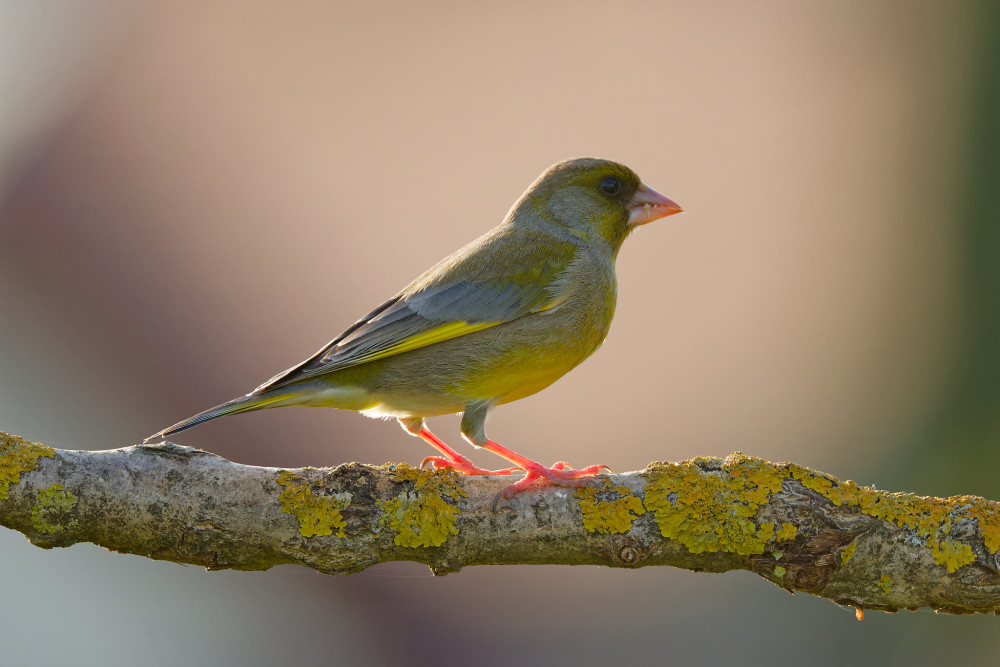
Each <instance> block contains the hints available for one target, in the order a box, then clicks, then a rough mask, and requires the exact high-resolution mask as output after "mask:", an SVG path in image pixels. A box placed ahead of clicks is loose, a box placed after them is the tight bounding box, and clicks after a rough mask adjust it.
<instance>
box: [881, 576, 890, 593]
mask: <svg viewBox="0 0 1000 667" xmlns="http://www.w3.org/2000/svg"><path fill="white" fill-rule="evenodd" d="M878 587H879V588H881V589H882V590H883V591H884V592H885V594H886V595H888V594H889V593H891V592H892V577H890V576H889V575H888V574H883V575H882V577H881V578H880V579H879V580H878Z"/></svg>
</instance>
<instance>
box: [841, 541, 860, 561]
mask: <svg viewBox="0 0 1000 667" xmlns="http://www.w3.org/2000/svg"><path fill="white" fill-rule="evenodd" d="M857 548H858V541H857V540H854V541H853V542H851V543H850V544H848V545H847V546H846V547H844V549H843V551H841V552H840V564H841V565H847V562H848V561H849V560H851V557H852V556H854V550H855V549H857Z"/></svg>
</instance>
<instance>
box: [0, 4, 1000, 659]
mask: <svg viewBox="0 0 1000 667" xmlns="http://www.w3.org/2000/svg"><path fill="white" fill-rule="evenodd" d="M997 118H1000V4H997V3H995V2H992V1H991V0H981V1H979V2H976V1H967V2H966V1H959V2H945V1H939V2H922V1H916V0H914V1H912V2H909V1H908V2H897V1H874V2H873V1H860V0H858V1H844V2H837V3H818V2H814V3H801V2H795V1H793V0H788V1H784V2H779V1H766V2H756V3H745V2H739V1H737V0H732V1H729V2H725V1H721V0H720V1H712V2H702V3H688V2H679V1H678V2H664V1H659V2H635V1H629V0H623V1H622V2H618V3H607V2H591V1H589V0H582V1H581V0H572V1H569V0H558V1H556V2H541V3H538V2H532V3H529V2H521V1H520V0H513V1H511V2H504V3H492V4H490V5H485V4H479V3H462V2H431V3H403V2H398V1H397V2H380V1H377V0H376V1H373V2H368V3H353V2H352V3H348V2H293V3H271V2H264V1H260V0H251V1H247V2H240V3H236V2H215V1H208V2H205V1H202V2H180V1H173V2H164V1H160V2H148V3H128V2H119V1H117V0H90V1H89V2H87V3H78V2H71V1H69V0H65V1H62V2H59V1H55V0H52V1H45V2H37V1H29V0H23V1H22V0H2V1H0V323H2V326H0V429H2V430H5V431H8V432H11V433H16V434H19V435H21V436H23V437H25V438H28V439H31V440H35V441H40V442H44V443H47V444H49V445H53V446H57V447H64V448H73V449H78V448H82V449H107V448H115V447H121V446H126V445H131V444H134V443H136V442H139V441H140V440H141V439H142V438H143V437H145V436H147V435H149V434H150V433H152V432H154V431H157V430H159V429H160V428H163V427H164V426H166V425H168V424H172V423H174V422H175V421H178V420H179V419H181V418H183V417H186V416H189V415H190V414H192V413H195V412H198V411H200V410H202V409H204V408H206V407H209V406H212V405H215V404H217V403H220V402H222V401H224V400H227V399H229V398H233V397H235V396H238V395H241V394H244V393H246V392H247V391H249V390H250V389H252V388H253V387H255V386H256V385H257V384H258V383H259V382H261V381H263V380H265V379H267V378H268V377H270V376H271V375H272V374H274V373H276V372H278V371H280V370H282V369H284V368H286V367H288V366H290V365H292V364H294V363H297V362H298V361H300V360H301V359H303V358H305V357H306V356H308V355H309V354H311V353H312V352H314V351H315V350H316V349H317V348H319V347H320V346H321V345H323V344H325V343H326V342H327V341H328V340H329V339H330V338H332V337H333V336H334V335H335V334H337V333H338V332H339V331H340V330H342V329H343V328H345V327H346V326H347V325H349V324H350V323H351V322H353V321H354V320H355V319H356V318H357V317H359V316H361V315H363V314H364V313H366V312H368V310H370V309H371V308H372V307H373V306H374V305H376V304H378V303H380V302H381V301H382V300H384V299H385V298H387V297H388V296H390V295H391V294H393V293H394V292H395V291H396V290H398V289H399V288H401V287H402V286H403V285H405V284H406V283H407V282H409V281H410V280H411V279H412V278H413V277H415V276H416V275H417V274H418V273H420V272H421V271H423V270H424V269H425V268H427V267H428V266H430V265H431V264H432V263H434V262H435V261H437V260H438V259H440V258H441V257H443V256H445V255H447V254H448V253H450V252H451V251H453V250H454V249H456V248H458V247H459V246H461V245H462V244H464V243H466V242H467V241H469V240H471V239H473V238H475V237H476V236H478V235H479V234H481V233H483V232H485V231H486V230H488V229H489V228H491V227H492V226H494V225H495V224H496V223H497V222H499V220H500V219H501V218H502V216H503V215H504V213H505V212H506V210H507V208H508V207H509V206H510V205H511V204H512V203H513V201H514V200H515V198H516V197H517V196H518V195H519V194H520V193H521V192H522V191H523V189H524V188H525V187H526V186H527V185H528V184H529V183H530V182H531V181H532V180H533V179H534V178H535V177H536V176H537V175H538V173H540V172H541V171H542V170H543V169H544V168H545V167H547V166H548V165H549V164H551V163H553V162H556V161H558V160H561V159H564V158H568V157H577V156H581V155H594V156H599V157H606V158H611V159H616V160H620V161H622V162H624V163H626V164H628V165H630V166H631V167H633V168H634V169H635V170H636V171H637V172H638V173H639V174H640V176H641V177H642V178H643V180H644V181H645V182H646V183H648V184H649V185H651V186H652V187H654V188H656V189H658V190H660V191H661V192H664V193H665V194H667V195H669V196H670V197H672V198H673V199H675V200H676V201H678V202H679V203H680V204H681V205H683V206H684V208H685V209H686V210H687V211H688V212H687V213H686V214H685V215H683V216H676V217H671V218H668V219H665V220H663V221H661V222H657V223H655V224H652V225H649V226H648V227H645V228H643V229H642V230H641V232H639V233H638V234H636V235H635V236H633V237H631V238H630V239H629V241H628V242H627V243H626V245H625V247H624V248H623V250H622V252H621V254H620V256H619V260H618V267H619V281H620V284H619V302H618V310H617V316H616V319H615V322H614V325H613V326H612V330H611V334H610V336H609V337H608V340H607V342H606V343H605V345H604V347H603V348H602V349H601V351H600V352H599V353H598V354H596V355H595V356H594V357H592V358H591V359H590V360H588V361H587V362H586V363H585V364H583V365H582V366H581V367H580V368H579V369H577V370H575V371H574V372H572V373H571V374H570V375H569V376H567V377H566V378H565V379H563V380H562V381H561V382H559V383H557V384H556V385H554V386H552V387H551V388H549V389H548V390H546V391H545V392H543V393H541V394H539V395H536V396H534V397H532V398H529V399H527V400H524V401H520V402H518V403H515V404H511V405H507V406H504V407H502V408H500V409H499V410H498V411H497V412H496V414H495V415H494V418H493V420H492V422H491V424H490V435H491V436H492V437H493V438H494V439H496V440H498V441H499V442H501V443H505V444H507V445H508V446H512V447H514V448H515V449H517V450H518V451H520V452H522V453H524V454H526V455H528V456H531V457H533V458H537V459H540V460H542V461H553V460H556V459H559V458H568V459H569V460H571V461H572V462H573V463H575V464H577V465H588V464H592V463H606V464H608V465H610V466H612V467H613V468H614V469H616V470H619V471H625V470H631V469H637V468H641V467H643V466H645V465H646V464H647V463H648V462H649V461H651V460H676V459H683V458H688V457H691V456H696V455H717V456H724V455H726V454H728V453H729V452H732V451H736V450H740V451H743V452H746V453H748V454H753V455H756V456H761V457H765V458H768V459H770V460H776V461H777V460H792V461H795V462H797V463H800V464H803V465H808V466H812V467H814V468H818V469H821V470H824V471H826V472H829V473H832V474H835V475H837V476H839V477H841V478H850V479H854V480H856V481H858V482H860V483H864V484H874V485H876V486H878V487H880V488H886V489H890V490H899V491H903V490H905V491H913V492H917V493H921V494H934V495H952V494H958V493H972V494H979V495H984V496H987V497H992V498H994V499H997V498H1000V478H998V476H997V474H996V470H997V469H998V465H1000V345H998V344H997V341H998V340H1000V262H997V258H998V256H1000V224H998V223H1000V197H998V196H997V193H998V192H1000V124H998V123H997ZM431 426H432V428H434V429H435V431H436V432H437V433H438V434H439V435H441V436H442V437H444V438H445V439H446V440H451V441H453V442H454V443H457V444H458V446H459V448H462V447H464V446H465V445H464V443H461V442H460V439H459V437H458V420H457V418H454V417H442V418H439V419H436V420H432V422H431ZM174 439H175V440H176V441H177V442H179V443H181V444H185V445H191V446H196V447H202V448H205V449H208V450H211V451H213V452H217V453H219V454H221V455H223V456H226V457H228V458H230V459H233V460H235V461H239V462H241V463H248V464H259V465H269V466H285V467H293V466H302V465H313V466H332V465H336V464H339V463H341V462H344V461H351V460H357V461H365V462H372V463H381V462H384V461H388V460H393V461H400V460H403V461H408V462H410V463H414V464H415V463H417V462H419V461H420V460H421V459H422V458H423V457H424V456H426V455H427V454H429V453H431V451H430V450H429V448H427V447H426V446H425V445H423V444H422V443H420V442H419V441H418V440H415V439H413V438H411V437H408V436H406V435H405V434H404V433H403V431H402V430H400V429H399V427H398V426H397V425H396V424H395V423H393V422H378V421H372V420H368V419H365V418H363V417H361V416H358V415H356V414H353V413H348V412H339V411H335V410H309V409H304V408H297V409H289V410H271V411H263V412H259V413H252V414H248V415H243V416H238V417H232V418H228V419H224V420H219V421H216V422H212V423H210V424H207V425H205V426H202V427H200V428H198V429H196V430H194V431H190V432H188V433H184V434H183V435H181V436H177V437H176V438H174ZM462 451H467V449H463V450H462ZM474 458H475V460H476V461H477V462H478V463H480V464H482V465H485V466H495V465H497V464H498V463H499V461H498V460H493V459H491V457H490V455H488V454H486V453H477V454H474ZM0 564H2V567H3V570H4V572H5V573H6V574H5V577H4V578H5V591H4V597H5V600H6V604H5V605H4V609H5V610H4V611H2V612H0V639H2V643H3V646H4V656H5V658H4V660H5V662H9V664H22V665H29V664H52V663H55V662H56V661H61V660H65V661H72V662H73V663H74V664H98V663H99V664H103V665H133V664H144V665H173V664H178V663H188V664H243V665H270V664H275V663H276V662H278V661H281V662H287V661H288V660H289V659H290V658H291V657H292V656H294V659H295V660H296V661H303V660H310V661H313V660H328V661H337V662H343V663H345V664H359V665H364V664H385V663H389V662H400V663H401V662H403V661H406V662H407V663H408V664H415V665H430V664H434V665H444V664H468V663H469V662H470V661H474V662H475V663H477V664H481V665H509V664H513V663H514V662H529V663H543V662H545V663H553V664H560V663H563V664H565V663H569V662H573V663H574V664H578V665H590V664H605V663H608V662H610V661H614V662H617V663H623V664H629V663H632V662H638V661H639V660H652V659H667V660H670V661H683V662H685V663H688V664H716V663H721V662H723V661H728V662H731V661H738V662H740V663H741V664H746V665H758V664H767V665H772V664H776V663H777V664H782V663H784V662H785V661H786V658H787V659H791V656H796V655H802V654H805V653H806V652H808V655H809V656H810V658H809V661H810V663H811V664H815V665H842V664H845V663H846V662H848V661H864V662H865V663H880V664H901V663H906V664H927V663H930V662H936V661H939V660H944V659H947V660H948V662H949V663H951V664H969V663H971V662H972V661H973V660H990V661H992V660H994V659H995V655H996V651H997V649H998V648H1000V639H998V635H997V632H996V626H995V625H994V624H995V623H996V621H995V620H993V619H990V618H986V617H969V618H956V617H948V616H937V615H934V614H932V613H930V612H919V613H916V614H914V613H909V612H904V613H902V614H896V615H890V614H882V613H878V612H871V613H869V614H868V616H866V618H865V620H864V622H863V623H858V622H857V621H856V620H855V619H854V612H853V610H844V609H841V608H838V607H837V606H835V605H834V604H832V603H830V602H828V601H825V600H820V599H817V598H813V597H810V596H808V595H797V596H795V597H794V598H793V597H792V596H790V595H788V594H787V593H785V592H783V591H781V590H780V589H778V588H776V587H773V586H771V585H770V584H768V583H766V582H764V581H762V580H760V579H758V578H757V577H755V576H753V575H749V574H746V573H729V574H725V575H706V574H694V573H691V572H687V571H682V570H670V569H667V568H646V569H643V570H638V571H615V570H611V569H607V568H594V567H577V568H571V567H475V568H468V569H466V570H464V571H462V572H459V573H456V574H451V575H448V576H447V577H443V578H435V577H432V576H431V575H430V573H429V572H428V571H427V569H426V568H424V567H423V566H419V565H415V564H412V563H393V564H387V565H382V566H379V567H376V568H372V569H371V570H369V571H367V572H365V573H362V574H359V575H354V576H350V577H337V578H334V577H328V576H323V575H318V574H315V573H313V572H310V571H307V570H304V569H300V568H292V567H282V568H276V569H275V570H272V571H269V572H265V573H234V572H219V573H206V572H204V571H202V570H200V569H198V568H195V567H183V566H180V565H176V564H171V563H163V562H154V561H149V560H146V559H143V558H140V557H136V556H122V555H118V554H113V553H109V552H105V551H104V550H102V549H99V548H96V547H93V546H91V545H76V546H74V547H71V548H68V549H61V550H54V551H42V550H39V549H37V548H35V547H32V546H31V545H30V544H28V543H27V542H26V541H25V540H24V538H23V537H22V536H21V535H19V534H17V533H14V532H12V531H8V530H2V531H0ZM56 638H58V641H57V640H56Z"/></svg>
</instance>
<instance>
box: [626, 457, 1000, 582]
mask: <svg viewBox="0 0 1000 667" xmlns="http://www.w3.org/2000/svg"><path fill="white" fill-rule="evenodd" d="M699 464H700V465H699ZM705 468H708V469H709V470H708V471H706V470H705ZM648 476H649V487H648V488H647V490H646V499H645V505H646V507H647V508H648V509H649V510H650V511H652V512H653V513H654V515H655V516H656V520H657V523H658V525H659V527H660V532H661V534H662V535H663V536H664V537H668V538H671V539H676V540H678V541H680V542H681V543H682V544H684V545H685V546H686V547H687V548H688V549H689V550H690V551H692V552H693V553H700V552H702V551H730V552H734V553H738V554H741V555H754V554H761V553H764V551H765V543H766V542H768V541H769V540H771V539H773V540H774V541H775V542H780V541H785V540H790V539H793V538H794V537H795V536H796V534H797V531H796V529H795V526H794V525H792V524H787V523H782V524H781V525H780V526H775V524H774V523H770V522H762V523H757V512H758V510H759V509H760V508H761V507H762V506H763V505H764V504H766V503H767V500H768V496H769V495H770V494H771V493H774V492H777V491H779V490H780V489H781V482H782V480H783V479H785V478H788V477H791V478H793V479H795V480H798V481H799V483H801V484H802V485H803V486H805V487H806V488H808V489H811V490H813V491H815V492H816V493H818V494H820V495H822V496H824V497H825V498H827V499H829V500H830V501H831V502H833V503H834V504H835V505H837V506H841V505H846V506H853V507H858V508H859V509H860V510H861V511H862V512H863V513H864V514H866V515H868V516H871V517H874V518H876V519H880V520H883V521H889V522H892V523H894V524H896V525H897V526H899V527H901V528H905V529H907V530H909V531H911V532H912V533H913V535H914V536H915V537H917V538H918V539H919V540H920V543H921V544H924V545H926V547H927V549H928V551H929V552H930V554H931V556H932V557H933V558H934V562H935V563H937V564H938V565H941V566H943V567H946V568H948V571H949V572H954V571H955V570H957V569H958V568H959V567H962V566H963V565H967V564H969V563H971V562H973V561H974V560H975V558H976V554H975V550H974V549H973V547H972V546H970V545H969V544H966V543H964V542H960V541H957V540H955V539H952V537H951V535H952V530H953V529H955V528H956V526H958V525H959V524H960V523H965V524H966V525H968V523H970V522H974V523H975V525H976V526H977V527H978V530H979V535H980V536H981V537H982V539H983V545H984V546H985V547H986V550H987V551H988V552H989V553H991V554H993V553H996V552H997V551H998V550H1000V503H996V502H992V501H988V500H984V499H982V498H976V497H972V496H955V497H952V498H924V497H921V496H915V495H913V494H909V493H887V492H885V491H878V490H876V489H871V488H866V487H862V486H859V485H858V484H857V483H855V482H852V481H850V480H848V481H845V482H841V481H840V480H838V479H837V478H835V477H833V476H831V475H825V474H823V473H820V472H816V471H813V470H810V469H808V468H804V467H802V466H799V465H795V464H791V463H785V464H778V465H775V464H771V463H768V462H766V461H762V460H760V459H755V458H751V457H747V456H743V455H742V454H738V453H737V454H733V455H731V456H729V457H728V458H726V459H725V460H719V459H711V458H700V459H692V460H690V461H686V462H681V463H658V464H654V465H652V466H650V468H649V471H648ZM856 547H857V545H856V544H855V543H851V545H850V546H848V547H847V548H845V549H843V550H842V551H841V552H840V562H841V565H844V564H846V563H847V562H848V561H850V560H851V558H852V556H853V555H854V550H855V549H856Z"/></svg>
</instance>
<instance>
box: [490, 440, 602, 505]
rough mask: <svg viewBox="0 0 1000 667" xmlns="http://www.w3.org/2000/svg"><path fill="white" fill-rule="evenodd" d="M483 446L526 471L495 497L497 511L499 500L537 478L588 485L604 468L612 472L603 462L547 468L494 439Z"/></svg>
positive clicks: (570, 484)
mask: <svg viewBox="0 0 1000 667" xmlns="http://www.w3.org/2000/svg"><path fill="white" fill-rule="evenodd" d="M481 447H482V448H483V449H485V450H487V451H490V452H493V453H494V454H496V455H497V456H502V457H503V458H505V459H507V460H508V461H510V462H511V463H516V464H517V466H518V467H519V468H521V469H523V470H524V471H525V473H526V474H525V476H524V478H523V479H520V480H518V481H517V482H515V483H513V484H511V485H510V486H508V487H506V488H505V489H504V490H503V491H501V492H500V493H498V494H497V496H496V498H494V499H493V510H494V511H496V506H497V502H498V501H499V500H500V499H501V498H511V497H513V495H514V494H515V493H517V492H518V491H521V490H522V489H525V488H527V487H528V486H530V485H531V484H532V483H534V482H535V481H536V480H539V479H544V480H547V481H548V482H549V483H551V484H554V485H556V486H586V485H587V482H588V481H589V478H591V477H593V476H595V475H599V474H601V471H602V470H607V471H608V472H611V468H609V467H608V466H606V465H603V464H600V465H595V466H588V467H586V468H581V469H580V470H573V468H572V467H571V466H570V465H569V464H568V463H566V462H565V461H559V462H557V463H555V464H554V465H553V466H552V467H551V468H546V467H545V466H543V465H542V464H541V463H538V462H537V461H532V460H531V459H529V458H527V457H525V456H521V455H520V454H518V453H517V452H515V451H512V450H510V449H507V448H506V447H504V446H503V445H500V444H498V443H495V442H493V441H492V440H487V441H486V442H485V443H483V444H482V445H481Z"/></svg>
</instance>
